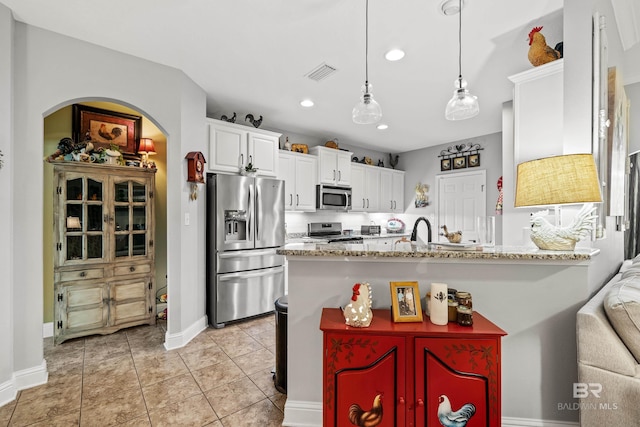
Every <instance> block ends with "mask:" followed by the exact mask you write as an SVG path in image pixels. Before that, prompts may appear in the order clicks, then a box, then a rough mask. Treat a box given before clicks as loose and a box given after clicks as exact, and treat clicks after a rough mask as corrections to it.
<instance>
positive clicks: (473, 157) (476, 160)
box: [468, 153, 480, 168]
mask: <svg viewBox="0 0 640 427" xmlns="http://www.w3.org/2000/svg"><path fill="white" fill-rule="evenodd" d="M478 166H480V153H478V154H469V164H468V167H470V168H475V167H478Z"/></svg>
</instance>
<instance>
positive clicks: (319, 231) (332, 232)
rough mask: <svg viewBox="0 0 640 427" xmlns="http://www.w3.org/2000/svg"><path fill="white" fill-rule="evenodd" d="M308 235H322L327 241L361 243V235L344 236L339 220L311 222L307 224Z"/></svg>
mask: <svg viewBox="0 0 640 427" xmlns="http://www.w3.org/2000/svg"><path fill="white" fill-rule="evenodd" d="M307 234H308V235H309V237H322V238H324V239H327V240H328V241H329V243H335V242H340V243H362V242H363V239H362V237H361V236H344V235H343V234H342V223H340V222H311V223H309V224H307Z"/></svg>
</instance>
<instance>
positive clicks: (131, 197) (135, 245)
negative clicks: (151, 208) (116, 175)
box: [114, 181, 149, 258]
mask: <svg viewBox="0 0 640 427" xmlns="http://www.w3.org/2000/svg"><path fill="white" fill-rule="evenodd" d="M114 191H115V193H114V196H115V202H114V212H115V257H116V258H119V257H133V256H147V254H148V238H149V230H148V222H149V218H148V214H149V212H148V207H147V202H148V193H149V191H148V188H147V186H146V185H145V184H141V183H139V182H136V181H121V182H117V183H115V184H114Z"/></svg>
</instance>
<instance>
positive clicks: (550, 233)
mask: <svg viewBox="0 0 640 427" xmlns="http://www.w3.org/2000/svg"><path fill="white" fill-rule="evenodd" d="M595 209H596V208H595V206H593V205H592V204H590V203H587V204H585V205H584V207H583V208H582V209H580V211H579V212H578V213H577V214H576V218H575V220H574V221H573V223H572V224H571V225H570V226H568V227H556V226H555V225H552V224H551V223H550V222H549V221H547V220H546V219H545V218H544V213H540V212H537V213H534V214H531V240H532V241H533V243H535V244H536V246H537V247H538V248H540V249H546V250H551V251H572V250H573V249H574V248H575V246H576V242H578V241H579V240H580V239H582V238H583V237H585V236H586V235H587V234H588V233H589V232H590V231H591V230H593V226H594V224H595V221H596V218H597V215H594V211H595Z"/></svg>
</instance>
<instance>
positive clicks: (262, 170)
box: [245, 132, 280, 177]
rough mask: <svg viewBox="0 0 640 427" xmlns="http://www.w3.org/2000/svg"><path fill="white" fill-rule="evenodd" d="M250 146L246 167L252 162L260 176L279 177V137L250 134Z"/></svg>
mask: <svg viewBox="0 0 640 427" xmlns="http://www.w3.org/2000/svg"><path fill="white" fill-rule="evenodd" d="M248 144H249V148H248V152H249V157H248V159H246V160H245V166H246V165H248V164H249V162H251V164H252V165H253V167H254V168H256V169H258V172H257V174H258V175H262V176H274V177H275V176H277V172H278V150H279V148H280V147H279V145H280V138H279V136H277V135H265V134H260V133H256V132H249V136H248Z"/></svg>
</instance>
